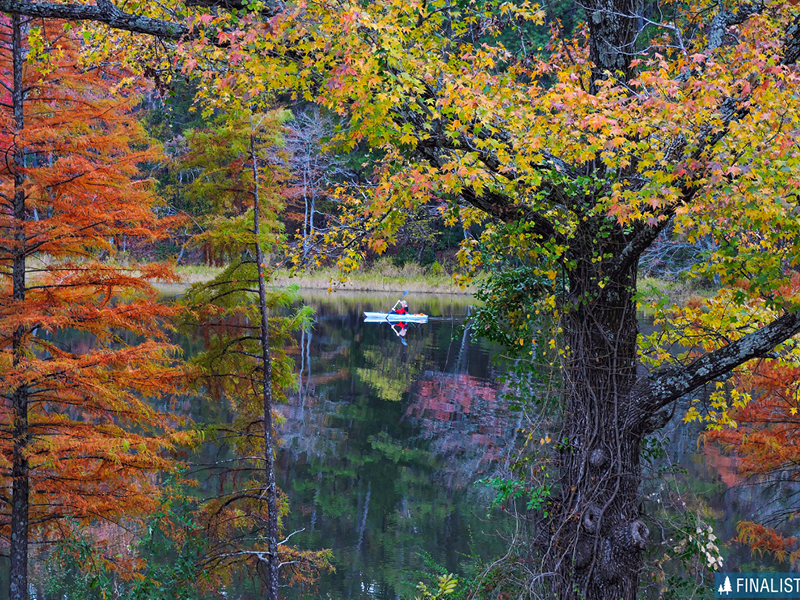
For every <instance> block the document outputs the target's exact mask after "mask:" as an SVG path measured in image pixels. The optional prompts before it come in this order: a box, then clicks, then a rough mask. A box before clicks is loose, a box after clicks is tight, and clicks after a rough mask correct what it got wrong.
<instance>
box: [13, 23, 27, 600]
mask: <svg viewBox="0 0 800 600" xmlns="http://www.w3.org/2000/svg"><path fill="white" fill-rule="evenodd" d="M11 27H12V53H13V80H14V81H13V86H14V87H13V91H12V94H11V101H12V103H13V105H14V126H15V128H16V134H17V136H19V133H20V132H21V131H22V128H23V125H24V110H23V101H24V91H23V87H22V65H23V63H24V60H25V57H24V55H23V50H22V17H21V16H20V15H17V14H15V15H13V16H12V18H11ZM16 142H17V144H18V145H16V146H15V148H14V221H15V227H16V232H15V239H16V245H15V246H16V247H15V251H14V259H13V265H12V281H13V283H12V285H13V296H14V300H15V301H16V302H24V301H25V289H26V283H25V256H26V252H25V228H24V226H25V189H24V183H25V175H24V165H25V156H24V151H23V149H22V148H21V146H20V145H19V144H20V139H19V137H17V140H16ZM24 336H25V331H24V329H23V328H22V327H18V328H17V330H16V331H15V332H14V335H13V340H12V349H13V353H14V358H13V365H14V369H15V370H16V369H19V368H21V363H22V360H23V358H24ZM12 405H13V418H14V449H13V452H12V464H11V478H12V484H11V485H12V492H11V549H10V551H11V557H10V558H11V566H10V573H9V593H8V596H9V598H10V600H27V597H28V505H29V487H30V481H29V478H30V472H29V468H28V458H27V455H26V451H27V446H28V437H29V436H28V387H27V386H26V385H24V384H23V385H21V386H20V387H18V388H17V389H16V390H14V394H13V398H12Z"/></svg>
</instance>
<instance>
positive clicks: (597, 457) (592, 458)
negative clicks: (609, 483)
mask: <svg viewBox="0 0 800 600" xmlns="http://www.w3.org/2000/svg"><path fill="white" fill-rule="evenodd" d="M608 462H609V456H608V452H606V451H605V449H604V448H595V449H594V450H592V453H591V454H590V455H589V464H590V465H591V466H592V467H594V468H595V469H602V468H603V467H605V466H606V465H607V464H608Z"/></svg>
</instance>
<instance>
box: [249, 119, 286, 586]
mask: <svg viewBox="0 0 800 600" xmlns="http://www.w3.org/2000/svg"><path fill="white" fill-rule="evenodd" d="M250 158H251V159H252V161H253V181H254V185H255V187H254V192H255V193H254V198H255V199H254V206H253V233H254V235H255V246H256V270H257V272H258V302H259V307H260V312H261V334H260V341H261V363H262V369H261V371H262V376H263V379H262V389H263V396H264V458H265V464H266V480H267V510H268V511H269V522H268V525H267V538H268V541H267V546H268V550H269V568H268V573H269V576H268V577H269V581H268V584H267V600H278V570H279V568H280V559H279V558H278V489H277V487H276V485H275V458H274V456H273V448H274V447H275V440H274V439H273V432H272V429H273V427H272V404H273V401H272V358H271V357H270V353H269V319H268V316H267V284H266V279H265V277H264V253H263V252H262V250H261V242H259V239H258V236H259V225H260V223H259V212H260V210H261V197H260V189H259V184H258V163H257V160H256V145H255V129H254V127H253V116H252V115H250Z"/></svg>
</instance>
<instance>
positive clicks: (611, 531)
mask: <svg viewBox="0 0 800 600" xmlns="http://www.w3.org/2000/svg"><path fill="white" fill-rule="evenodd" d="M580 255H582V257H583V258H581V259H579V260H578V265H577V268H576V269H575V271H574V272H572V273H571V276H570V298H569V300H570V304H571V305H572V306H573V307H574V308H572V309H571V310H570V311H569V312H568V313H567V314H566V315H565V317H564V319H563V320H562V327H563V329H564V345H565V352H566V353H567V360H566V365H565V370H564V376H565V384H566V398H565V407H566V412H565V414H564V424H563V430H562V435H561V439H560V440H558V441H559V442H560V444H561V445H560V446H559V467H560V488H561V497H560V502H559V514H558V515H557V517H558V518H557V519H556V528H555V530H554V532H553V542H554V544H553V548H552V549H551V550H550V559H551V561H552V566H553V568H554V570H555V571H556V573H557V575H558V578H557V581H558V592H559V596H560V597H561V598H564V599H567V598H569V599H578V598H580V599H581V600H634V599H635V598H636V593H637V588H638V575H639V570H640V568H641V564H642V558H641V555H642V550H643V549H644V548H645V542H646V540H647V536H648V530H647V527H646V526H645V524H644V522H642V521H641V519H640V508H639V487H640V484H641V466H640V460H639V456H640V446H641V439H642V434H641V432H640V428H639V427H637V426H636V424H634V423H630V422H628V420H629V419H630V417H629V415H631V410H630V403H631V402H632V399H633V394H632V392H633V390H634V388H635V385H636V380H637V372H636V371H637V369H636V364H637V358H636V347H637V335H638V326H637V320H636V307H635V303H634V302H633V299H632V292H633V290H634V289H635V285H636V266H635V265H634V266H632V268H631V269H629V270H628V271H626V272H624V273H622V274H621V275H619V276H617V277H616V278H615V279H614V280H611V281H607V280H604V278H603V273H602V271H601V268H602V267H601V263H593V262H591V261H590V260H587V259H586V257H587V256H588V257H589V258H591V256H592V252H589V253H586V252H580ZM598 282H599V283H600V284H602V287H601V286H600V285H598Z"/></svg>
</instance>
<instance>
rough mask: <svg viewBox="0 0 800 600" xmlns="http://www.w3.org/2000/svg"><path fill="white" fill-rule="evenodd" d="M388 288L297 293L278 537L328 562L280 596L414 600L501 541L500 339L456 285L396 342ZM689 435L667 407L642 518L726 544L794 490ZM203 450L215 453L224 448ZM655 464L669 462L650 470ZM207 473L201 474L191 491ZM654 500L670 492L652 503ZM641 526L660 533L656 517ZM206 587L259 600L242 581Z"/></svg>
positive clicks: (508, 428) (511, 415)
mask: <svg viewBox="0 0 800 600" xmlns="http://www.w3.org/2000/svg"><path fill="white" fill-rule="evenodd" d="M396 299H397V297H396V296H390V295H375V294H357V293H348V292H337V293H334V294H333V295H328V294H327V293H317V294H312V293H307V294H306V295H305V298H304V302H306V303H307V304H309V305H310V306H312V307H313V308H314V310H315V311H316V318H315V323H314V326H313V328H311V329H309V330H307V331H304V332H302V333H298V336H297V344H296V347H295V348H294V349H293V350H292V352H291V355H292V357H293V359H294V361H295V370H296V372H297V373H298V383H299V386H298V389H297V390H296V391H294V392H293V393H290V394H289V397H288V402H287V403H286V404H284V405H281V406H280V407H279V412H280V415H281V420H282V422H281V424H280V426H279V436H280V439H281V445H280V449H279V453H278V461H277V468H278V479H279V481H278V483H279V486H280V487H281V488H282V489H283V491H284V492H285V493H286V494H287V496H288V498H289V502H290V514H289V516H288V518H287V522H286V523H285V527H284V530H285V533H286V534H289V533H292V532H296V533H294V535H293V537H292V542H293V543H294V544H295V545H296V546H298V547H300V548H308V549H323V548H330V549H331V550H332V551H333V564H334V566H335V568H336V571H335V573H330V574H325V575H323V576H322V577H321V578H320V579H319V580H318V581H317V582H316V584H315V585H314V586H313V587H308V588H287V589H285V591H284V594H285V598H287V600H301V599H306V598H309V599H310V598H330V599H335V600H344V599H358V600H361V599H364V600H366V599H381V600H383V599H386V600H389V599H391V600H395V599H400V598H413V597H414V594H415V585H416V584H417V582H419V581H420V580H421V579H423V578H424V577H425V574H426V573H428V574H430V573H433V572H436V571H437V570H446V571H449V572H459V571H462V570H463V569H465V568H467V569H468V568H469V567H470V566H471V565H475V564H477V563H480V562H483V561H489V560H491V559H493V558H495V557H497V556H500V555H502V554H503V553H504V552H505V551H506V550H507V547H508V546H507V541H506V540H507V535H506V534H507V533H508V532H509V528H510V527H511V526H512V525H513V523H512V522H511V520H510V518H509V517H507V516H506V515H505V514H504V513H503V512H502V511H501V510H499V509H494V510H492V509H491V504H492V500H493V498H494V492H492V491H491V490H490V489H489V488H488V487H487V485H485V484H481V483H478V482H479V480H481V479H485V478H487V477H492V476H498V475H499V476H503V475H506V474H507V473H508V470H507V469H508V465H509V462H510V461H511V460H512V459H513V456H514V452H515V450H517V449H518V448H519V446H520V437H521V436H522V435H527V432H524V433H523V432H522V431H521V428H524V427H525V425H526V424H525V423H524V422H523V421H522V420H521V416H520V414H521V413H519V412H514V411H511V410H509V409H508V403H507V402H506V401H505V400H504V399H503V376H504V374H505V369H504V366H503V362H502V360H501V349H500V348H499V347H497V346H492V345H491V344H489V343H487V342H486V341H485V340H482V339H476V338H475V337H474V336H473V335H472V334H471V333H470V332H469V331H465V330H464V328H463V327H462V324H463V321H464V318H465V317H466V316H467V315H468V313H469V311H470V310H471V308H470V302H471V301H472V300H471V298H470V297H468V296H459V295H454V296H435V295H423V294H418V295H413V294H412V295H410V296H408V297H407V299H408V301H409V304H410V305H411V306H410V308H411V310H412V312H424V313H426V314H428V315H430V316H431V319H430V321H429V323H427V324H425V325H414V324H412V325H410V327H409V330H408V333H407V335H406V336H405V341H406V344H403V343H402V341H401V339H400V337H399V336H398V335H397V334H396V333H395V332H394V331H393V330H392V328H391V327H390V326H389V324H388V323H364V322H363V312H364V311H381V310H384V311H385V310H387V309H388V308H389V307H391V306H392V305H393V304H394V302H395V300H396ZM649 327H651V326H650V325H649V324H648V323H647V321H646V320H643V321H642V328H643V330H646V329H648V328H649ZM181 344H182V345H183V346H184V350H185V352H186V355H187V356H192V355H193V354H195V353H196V352H198V351H199V350H201V347H200V341H199V339H198V338H183V339H182V340H181ZM185 405H186V406H185V410H186V413H187V414H190V415H191V416H192V418H193V419H194V420H195V421H196V422H198V423H203V422H206V423H214V422H225V420H226V419H229V418H230V416H229V415H228V414H227V408H226V407H225V406H222V405H221V404H220V403H218V402H213V401H211V400H209V399H187V400H186V403H185ZM679 413H680V411H679ZM701 433H702V432H701V430H700V428H699V427H698V426H697V425H684V424H683V423H681V421H680V419H679V418H676V419H675V420H674V421H673V422H672V423H671V424H670V425H669V426H668V427H667V428H666V429H665V430H664V431H663V432H661V433H660V434H659V435H658V439H659V440H660V445H661V447H662V448H663V450H664V452H663V453H662V454H661V455H660V456H659V457H656V458H655V459H654V460H653V461H651V462H650V463H649V464H647V467H646V472H647V474H648V475H649V476H650V477H649V479H648V481H647V483H646V485H645V489H644V493H645V494H646V495H651V494H652V496H650V497H651V501H650V502H647V503H646V504H645V507H646V512H647V513H648V514H650V515H653V516H654V517H655V516H657V515H658V513H659V511H661V512H662V513H663V512H664V511H666V514H668V516H669V517H670V519H671V520H673V521H677V520H678V518H677V517H681V516H683V517H685V516H686V515H699V516H701V517H702V518H703V519H704V520H706V521H707V522H709V523H713V525H714V531H715V534H716V535H717V536H718V537H719V538H720V540H721V541H722V542H726V541H728V540H730V539H731V538H732V537H734V536H735V533H736V532H735V526H736V523H737V522H738V521H739V520H740V519H742V518H746V517H747V516H748V515H752V514H753V513H755V512H756V511H761V512H762V513H763V512H764V511H770V510H779V509H780V508H782V507H785V506H786V505H787V502H792V501H793V500H792V498H793V497H794V496H790V495H788V494H787V493H786V489H785V487H786V486H785V485H783V484H780V485H779V486H778V488H777V489H776V487H775V486H773V487H772V488H765V487H762V486H749V485H743V484H746V483H747V482H743V481H741V480H740V479H739V477H738V475H737V472H736V462H735V459H733V458H731V457H729V456H725V455H723V454H722V453H720V452H719V451H718V450H717V449H714V448H708V449H706V448H704V447H703V446H702V445H700V444H698V438H699V436H700V434H701ZM536 434H537V432H534V435H535V436H536ZM203 452H204V453H215V455H216V456H217V457H221V456H222V455H221V454H220V453H221V452H223V453H224V449H223V448H219V447H214V448H205V449H204V450H203ZM665 468H670V469H672V470H673V471H677V473H676V474H675V475H674V476H670V477H664V476H663V472H664V469H665ZM216 485H217V484H216V483H215V482H213V481H211V480H206V481H203V482H201V484H200V486H199V488H197V491H198V493H202V492H203V491H208V490H206V488H208V489H210V490H211V491H213V488H214V487H215V486H216ZM781 486H782V487H781ZM676 492H680V494H677V493H676ZM659 498H660V499H664V500H665V501H670V502H671V504H669V506H668V507H667V508H666V509H665V508H664V504H662V503H661V500H660V499H659ZM684 502H685V503H686V505H685V506H682V503H684ZM670 511H672V512H670ZM673 513H674V514H673ZM675 515H677V517H675V518H674V519H673V516H675ZM662 516H663V515H662ZM650 530H651V532H654V537H653V541H654V542H656V543H658V542H659V541H662V540H660V539H659V537H658V534H657V530H658V527H657V526H656V525H655V521H654V522H653V524H652V525H650ZM723 555H724V556H725V557H726V563H725V567H726V569H736V568H737V567H739V566H744V565H745V564H746V563H747V562H748V561H752V560H753V559H752V557H751V556H750V554H749V552H748V551H747V550H746V549H743V548H741V547H740V546H736V545H730V546H727V547H725V548H723ZM759 564H761V565H765V564H768V563H767V562H766V561H765V560H760V561H759ZM0 571H2V569H0ZM3 577H4V574H3V573H1V572H0V579H3ZM3 589H4V588H3ZM221 592H222V594H223V595H224V597H225V598H228V599H229V600H234V599H241V600H250V599H254V598H259V597H260V592H259V586H258V584H254V583H253V582H252V581H240V582H237V583H235V584H232V585H231V586H230V587H229V588H228V589H225V590H221ZM0 593H2V592H0ZM208 597H209V598H210V597H215V598H218V597H220V596H218V595H212V596H208Z"/></svg>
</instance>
